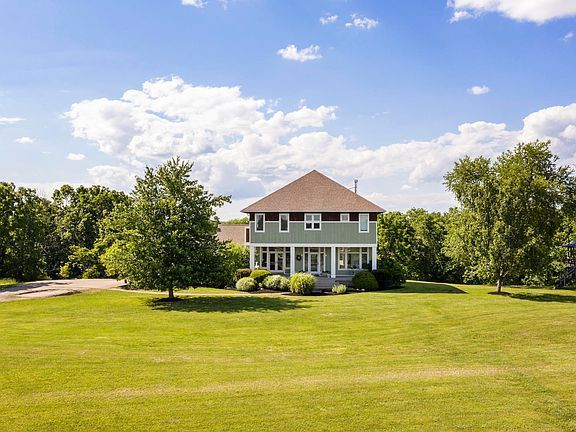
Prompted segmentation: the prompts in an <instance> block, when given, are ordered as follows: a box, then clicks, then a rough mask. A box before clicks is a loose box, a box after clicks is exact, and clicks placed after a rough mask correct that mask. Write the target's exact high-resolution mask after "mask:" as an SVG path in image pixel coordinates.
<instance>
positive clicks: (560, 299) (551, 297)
mask: <svg viewBox="0 0 576 432" xmlns="http://www.w3.org/2000/svg"><path fill="white" fill-rule="evenodd" d="M509 296H510V297H511V298H515V299H519V300H529V301H536V302H544V303H576V296H566V295H559V294H527V293H517V294H509Z"/></svg>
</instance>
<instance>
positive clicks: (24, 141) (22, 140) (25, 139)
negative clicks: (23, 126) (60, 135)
mask: <svg viewBox="0 0 576 432" xmlns="http://www.w3.org/2000/svg"><path fill="white" fill-rule="evenodd" d="M34 141H36V140H35V139H34V138H31V137H27V136H23V137H20V138H18V139H16V142H17V143H18V144H32V143H33V142H34Z"/></svg>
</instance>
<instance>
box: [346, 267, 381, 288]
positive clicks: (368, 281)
mask: <svg viewBox="0 0 576 432" xmlns="http://www.w3.org/2000/svg"><path fill="white" fill-rule="evenodd" d="M352 285H353V286H354V288H356V289H357V290H364V291H378V282H377V281H376V278H375V277H374V275H373V274H372V273H370V272H367V271H362V272H359V273H356V274H355V275H354V277H353V278H352Z"/></svg>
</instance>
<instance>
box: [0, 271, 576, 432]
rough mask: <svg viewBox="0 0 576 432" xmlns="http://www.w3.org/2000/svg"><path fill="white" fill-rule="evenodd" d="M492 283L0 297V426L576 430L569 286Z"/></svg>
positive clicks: (573, 307)
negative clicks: (373, 289)
mask: <svg viewBox="0 0 576 432" xmlns="http://www.w3.org/2000/svg"><path fill="white" fill-rule="evenodd" d="M490 290H491V288H487V287H468V286H460V285H448V284H427V283H417V282H411V283H408V284H407V286H406V287H405V288H403V289H401V290H398V291H392V292H386V293H365V294H349V295H342V296H323V297H303V298H298V297H290V296H281V295H263V294H256V295H244V294H236V293H233V292H231V293H230V292H226V293H225V294H228V295H222V293H223V292H222V291H216V290H209V289H203V290H202V291H200V292H198V294H197V295H191V296H189V297H187V298H186V300H183V301H180V302H177V303H175V304H168V303H163V302H157V301H154V299H155V298H156V297H158V294H154V293H153V294H144V293H130V292H120V291H116V292H113V291H106V292H88V293H83V294H78V295H72V296H66V297H57V298H50V299H38V300H24V301H17V302H11V303H0V325H1V327H2V331H1V332H0V363H1V365H2V367H1V370H0V392H1V393H0V410H1V411H0V412H1V423H2V426H0V429H2V430H6V431H11V432H15V431H72V430H74V431H94V430H98V431H132V432H135V431H144V430H147V431H381V430H391V431H392V430H393V431H453V430H469V431H480V430H484V431H516V430H517V431H566V430H576V295H575V294H576V293H574V292H571V291H551V290H535V289H508V288H507V291H509V292H511V293H512V295H511V296H508V297H504V296H494V295H489V294H488V292H489V291H490ZM190 293H194V291H187V292H185V294H186V295H188V294H190ZM216 293H218V295H215V294H216ZM180 295H183V294H182V293H181V294H180Z"/></svg>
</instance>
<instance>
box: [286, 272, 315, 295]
mask: <svg viewBox="0 0 576 432" xmlns="http://www.w3.org/2000/svg"><path fill="white" fill-rule="evenodd" d="M315 287H316V278H315V277H314V276H312V275H311V274H308V273H295V274H293V275H292V276H291V277H290V292H292V293H294V294H301V295H310V294H312V291H313V290H314V288H315Z"/></svg>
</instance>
